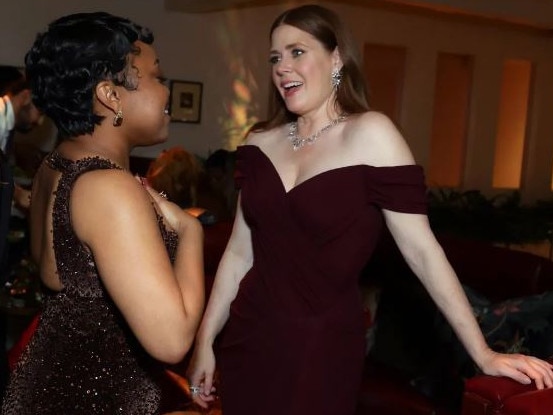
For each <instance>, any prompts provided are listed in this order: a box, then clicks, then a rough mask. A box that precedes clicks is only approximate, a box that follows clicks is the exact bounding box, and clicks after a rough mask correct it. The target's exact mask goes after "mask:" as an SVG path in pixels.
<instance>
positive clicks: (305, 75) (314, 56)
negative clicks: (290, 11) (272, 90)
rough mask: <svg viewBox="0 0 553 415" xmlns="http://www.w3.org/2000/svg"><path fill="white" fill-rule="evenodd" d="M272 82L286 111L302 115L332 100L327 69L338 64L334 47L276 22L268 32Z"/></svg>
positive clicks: (335, 67) (330, 70)
mask: <svg viewBox="0 0 553 415" xmlns="http://www.w3.org/2000/svg"><path fill="white" fill-rule="evenodd" d="M269 61H270V63H271V65H272V78H273V83H274V85H275V87H276V89H277V90H278V92H279V94H280V96H281V97H282V98H283V99H284V102H285V103H286V107H287V108H288V110H289V111H291V112H293V113H296V114H298V115H305V114H308V113H310V112H313V111H317V110H318V109H320V108H326V107H328V106H329V105H331V104H332V103H333V102H334V89H333V87H332V83H331V73H332V71H333V70H334V69H340V68H341V66H342V65H341V62H340V57H339V54H338V51H337V50H335V51H328V50H327V49H325V47H324V46H323V44H322V43H321V42H319V41H318V40H317V39H316V38H315V37H314V36H312V35H310V34H309V33H307V32H304V31H303V30H300V29H298V28H296V27H294V26H290V25H286V24H284V25H281V26H278V27H277V28H276V29H275V30H274V31H273V33H272V36H271V52H270V58H269Z"/></svg>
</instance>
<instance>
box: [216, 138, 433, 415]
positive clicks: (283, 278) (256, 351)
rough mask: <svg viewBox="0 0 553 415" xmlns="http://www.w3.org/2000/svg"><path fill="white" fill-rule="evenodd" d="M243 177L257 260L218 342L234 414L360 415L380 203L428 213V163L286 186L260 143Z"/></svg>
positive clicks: (224, 399) (229, 411) (346, 171)
mask: <svg viewBox="0 0 553 415" xmlns="http://www.w3.org/2000/svg"><path fill="white" fill-rule="evenodd" d="M236 166H237V173H236V175H237V182H238V185H239V186H240V188H241V200H242V209H243V212H244V217H245V220H246V221H247V223H248V225H249V227H250V228H251V235H252V246H253V255H254V262H253V266H252V268H251V269H250V270H249V271H248V272H247V274H246V275H245V277H244V278H243V280H242V281H241V283H240V287H239V291H238V294H237V296H236V298H235V299H234V301H233V303H232V304H231V309H230V318H229V320H228V324H227V326H226V328H225V330H224V332H223V333H222V338H221V339H220V346H219V349H218V353H219V358H218V362H219V364H220V370H221V403H222V405H223V413H224V415H244V414H247V415H305V414H317V415H353V413H354V412H355V406H356V401H357V394H358V391H359V387H360V383H361V373H362V368H363V361H364V357H365V354H364V350H365V340H364V324H363V314H362V307H361V300H360V294H359V290H358V277H359V274H360V272H361V270H362V268H363V267H364V265H365V264H366V263H367V261H368V260H369V258H370V257H371V254H372V252H373V250H374V248H375V245H376V242H377V239H378V237H379V234H380V233H381V230H382V228H383V226H384V222H383V216H382V213H381V209H388V210H393V211H399V212H408V213H421V214H424V213H426V188H425V185H424V176H423V171H422V168H421V167H420V166H415V165H409V166H397V167H371V166H367V165H354V166H348V167H342V168H337V169H333V170H330V171H327V172H323V173H321V174H318V175H316V176H314V177H312V178H310V179H308V180H306V181H305V182H303V183H301V184H298V185H297V186H296V187H294V188H293V189H291V190H289V191H288V192H286V190H285V188H284V186H283V183H282V181H281V179H280V177H279V175H278V173H277V171H276V170H275V168H274V166H273V164H272V162H271V161H270V159H269V158H268V157H267V156H266V155H265V154H264V153H263V152H262V151H261V150H260V149H259V148H258V147H256V146H253V145H245V146H241V147H239V148H238V153H237V165H236Z"/></svg>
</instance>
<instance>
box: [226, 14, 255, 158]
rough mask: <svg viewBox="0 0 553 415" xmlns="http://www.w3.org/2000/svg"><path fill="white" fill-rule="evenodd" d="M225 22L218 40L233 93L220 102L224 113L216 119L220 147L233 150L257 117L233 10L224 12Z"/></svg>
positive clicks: (250, 78)
mask: <svg viewBox="0 0 553 415" xmlns="http://www.w3.org/2000/svg"><path fill="white" fill-rule="evenodd" d="M226 15H227V24H226V25H222V27H221V29H220V30H219V33H218V34H219V44H220V47H221V51H222V52H223V53H224V55H225V58H226V60H227V65H228V68H229V71H230V73H231V74H232V76H233V78H234V80H233V81H232V91H233V96H232V98H230V99H227V100H225V101H224V102H223V105H224V108H225V112H226V113H227V116H226V117H221V118H220V119H219V120H218V121H219V124H220V125H221V129H222V133H223V136H224V140H223V141H224V142H225V145H224V147H225V148H226V149H227V150H235V149H236V147H237V146H238V145H240V144H242V143H243V141H244V139H245V137H246V134H247V132H248V130H249V129H250V128H251V126H252V125H253V124H255V123H256V122H257V121H258V118H257V117H256V116H255V115H254V114H256V113H257V109H258V108H257V104H256V103H255V102H254V101H253V98H252V96H253V95H254V94H253V93H254V92H257V83H256V81H255V78H254V76H253V73H252V71H251V70H250V69H249V68H247V67H246V65H245V64H244V60H243V59H242V58H241V53H240V51H239V50H238V47H237V45H239V44H241V42H239V39H237V38H236V37H237V36H238V35H239V33H241V32H240V30H239V28H238V27H237V26H238V23H237V21H236V20H235V14H234V13H233V12H232V11H230V12H228V13H226Z"/></svg>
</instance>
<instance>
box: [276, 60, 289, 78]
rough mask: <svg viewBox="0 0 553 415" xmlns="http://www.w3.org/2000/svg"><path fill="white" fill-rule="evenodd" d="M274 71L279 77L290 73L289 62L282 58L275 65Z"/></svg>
mask: <svg viewBox="0 0 553 415" xmlns="http://www.w3.org/2000/svg"><path fill="white" fill-rule="evenodd" d="M275 69H276V73H277V74H279V75H281V74H284V73H288V72H290V71H291V65H290V61H288V60H287V59H284V58H283V59H281V60H280V61H278V62H277V63H276V65H275Z"/></svg>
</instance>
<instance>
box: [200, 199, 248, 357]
mask: <svg viewBox="0 0 553 415" xmlns="http://www.w3.org/2000/svg"><path fill="white" fill-rule="evenodd" d="M252 262H253V253H252V243H251V234H250V228H249V227H248V225H247V224H246V222H245V220H244V216H243V214H242V209H241V207H240V196H239V197H238V207H237V210H236V218H235V220H234V225H233V228H232V234H231V236H230V239H229V242H228V244H227V247H226V248H225V252H224V253H223V256H222V258H221V262H220V263H219V267H218V269H217V274H216V276H215V281H214V283H213V289H212V291H211V295H210V298H209V302H208V305H207V309H206V312H205V315H204V317H203V319H202V323H201V325H200V329H199V331H198V335H197V339H196V344H197V345H198V346H205V345H207V346H211V345H212V343H213V341H214V340H215V337H216V336H217V334H218V333H219V332H220V331H221V329H222V328H223V326H224V325H225V323H226V321H227V319H228V317H229V309H230V303H231V302H232V300H234V298H235V297H236V293H237V292H238V286H239V284H240V281H241V280H242V278H243V277H244V275H245V274H246V272H247V271H248V270H249V269H250V268H251V266H252Z"/></svg>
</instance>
